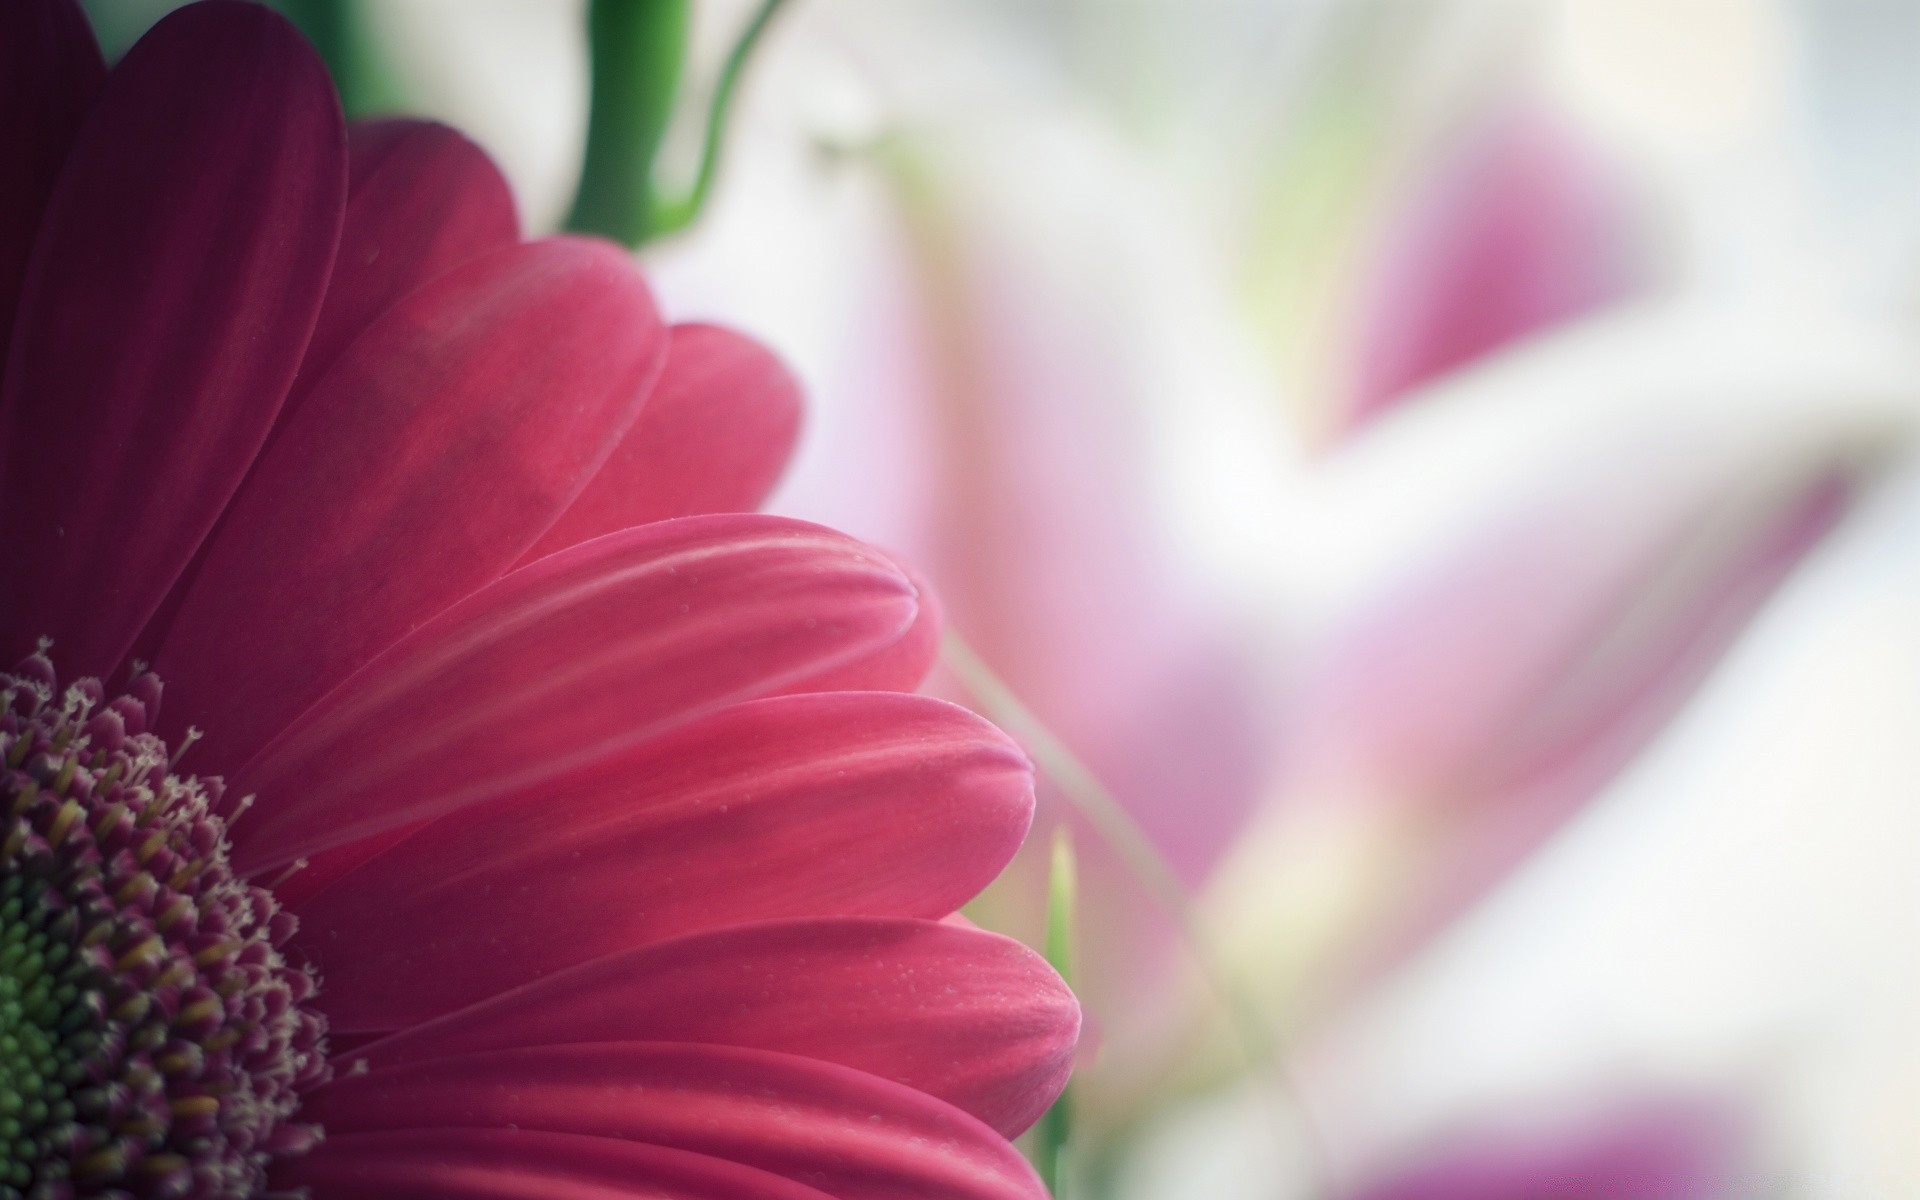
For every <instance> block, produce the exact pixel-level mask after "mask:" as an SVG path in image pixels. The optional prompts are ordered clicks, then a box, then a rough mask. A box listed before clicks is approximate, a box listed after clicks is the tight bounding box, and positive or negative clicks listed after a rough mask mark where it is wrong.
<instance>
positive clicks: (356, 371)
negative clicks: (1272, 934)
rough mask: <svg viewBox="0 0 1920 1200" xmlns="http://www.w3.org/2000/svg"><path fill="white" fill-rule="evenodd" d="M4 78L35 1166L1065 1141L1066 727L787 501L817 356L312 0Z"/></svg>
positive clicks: (8, 344) (1069, 1003) (6, 289)
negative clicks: (510, 153) (388, 88)
mask: <svg viewBox="0 0 1920 1200" xmlns="http://www.w3.org/2000/svg"><path fill="white" fill-rule="evenodd" d="M0 114H4V120H0V157H4V159H5V161H6V162H7V163H8V164H9V168H8V170H7V172H5V173H4V175H0V346H4V347H5V354H6V358H5V375H4V384H3V385H0V642H5V643H7V644H6V645H5V646H0V651H4V652H5V653H6V654H7V655H8V657H7V658H6V659H5V660H4V661H7V662H13V661H18V662H19V664H20V665H18V666H17V667H15V668H13V669H12V670H11V672H9V673H7V674H6V675H5V676H4V677H0V759H4V772H5V775H4V780H5V781H4V785H3V787H0V803H4V804H5V805H6V806H7V807H6V813H5V817H4V823H3V825H0V827H3V828H4V843H0V1196H21V1195H24V1196H30V1197H48V1198H52V1197H67V1196H101V1197H107V1196H115V1197H118V1196H208V1197H239V1196H259V1195H263V1194H271V1193H273V1192H276V1191H285V1192H293V1191H295V1190H297V1189H307V1191H308V1192H309V1193H310V1194H311V1195H312V1196H314V1197H316V1198H317V1200H323V1198H325V1197H346V1196H353V1197H400V1196H407V1197H418V1196H443V1197H492V1198H516V1197H527V1198H532V1197H542V1198H550V1197H562V1198H576V1200H585V1198H587V1197H595V1198H603V1197H604V1198H611V1197H623V1196H650V1197H658V1196H686V1197H715V1198H718V1197H748V1196H752V1197H769V1198H773V1200H784V1198H788V1197H791V1198H794V1200H800V1198H802V1197H813V1198H818V1197H821V1196H836V1197H883V1196H885V1197H897V1196H925V1197H969V1198H988V1197H996V1198H999V1197H1032V1196H1037V1195H1040V1194H1042V1192H1041V1188H1040V1185H1039V1183H1038V1182H1037V1181H1036V1180H1035V1178H1034V1176H1033V1174H1032V1173H1031V1172H1030V1171H1029V1170H1028V1169H1027V1167H1026V1165H1025V1164H1024V1162H1023V1161H1022V1160H1021V1159H1020V1158H1019V1157H1018V1155H1017V1154H1016V1153H1015V1152H1014V1151H1013V1149H1012V1148H1011V1147H1010V1146H1009V1145H1008V1143H1007V1141H1006V1139H1007V1138H1008V1137H1010V1136H1012V1135H1013V1134H1016V1133H1018V1132H1019V1131H1020V1130H1021V1129H1023V1128H1025V1127H1026V1126H1027V1125H1028V1124H1029V1123H1030V1122H1031V1121H1032V1120H1033V1119H1034V1118H1035V1117H1036V1116H1037V1115H1038V1114H1039V1113H1040V1112H1041V1111H1042V1109H1044V1107H1045V1106H1046V1105H1047V1104H1048V1103H1049V1102H1050V1101H1051V1100H1052V1098H1053V1097H1054V1096H1055V1094H1056V1093H1057V1092H1058V1091H1059V1089H1060V1087H1061V1086H1062V1084H1063V1082H1064V1080H1065V1076H1066V1073H1067V1070H1068V1060H1069V1057H1070V1055H1071V1052H1072V1048H1073V1044H1074V1039H1075V1036H1076V1032H1077V1027H1078V1019H1079V1018H1078V1009H1077V1007H1076V1006H1075V1004H1074V1002H1073V999H1072V997H1071V996H1070V995H1069V994H1068V992H1067V991H1066V989H1065V988H1064V986H1063V985H1062V984H1061V982H1060V980H1059V979H1058V978H1057V977H1056V976H1055V975H1054V974H1053V973H1052V972H1051V971H1050V970H1049V969H1048V968H1047V966H1046V964H1045V963H1044V962H1042V961H1040V960H1039V959H1038V958H1036V957H1035V956H1034V955H1033V954H1032V953H1030V952H1029V951H1027V950H1025V949H1023V948H1022V947H1020V946H1019V945H1017V944H1016V943H1013V942H1011V941H1008V940H1006V939H1004V938H1000V937H997V936H994V935H991V934H987V933H984V932H981V931H979V930H976V929H973V928H971V927H970V926H967V925H966V924H965V923H964V922H959V921H957V920H953V919H947V918H949V915H950V914H951V913H952V912H953V911H954V909H955V908H956V907H957V906H958V905H959V904H960V903H962V902H963V901H965V900H966V899H967V898H969V897H970V896H972V895H973V894H974V892H976V891H977V890H978V889H979V888H980V887H982V886H983V885H984V884H985V883H986V882H987V881H988V880H990V879H991V878H992V877H993V876H994V874H995V873H996V872H997V871H998V870H999V869H1000V868H1001V866H1002V865H1004V863H1005V862H1006V860H1007V858H1008V857H1009V856H1010V855H1011V853H1012V852H1013V850H1014V848H1015V846H1016V845H1017V844H1018V842H1019V840H1020V839H1021V837H1022V836H1023V835H1024V833H1025V830H1026V826H1027V822H1028V820H1029V817H1030V814H1031V779H1030V773H1029V768H1028V766H1027V763H1026V761H1025V759H1024V758H1023V757H1022V755H1021V754H1020V752H1019V750H1018V749H1017V748H1016V747H1015V746H1014V745H1013V744H1012V743H1010V742H1009V741H1008V740H1007V739H1006V738H1005V737H1004V736H1003V735H1001V734H1000V733H999V732H998V731H996V730H994V729H993V728H992V727H991V726H989V725H987V724H985V723H984V722H982V721H980V720H979V719H978V718H975V717H973V716H971V715H970V714H968V713H966V712H965V711H963V710H961V709H958V708H955V707H952V706H950V705H946V704H943V703H941V702H938V701H935V700H931V699H928V698H925V697H920V696H915V695H911V694H909V692H910V690H911V689H912V688H914V687H915V686H916V685H917V684H918V682H919V680H920V677H921V676H922V675H923V674H924V672H925V671H926V669H927V667H928V665H929V659H930V656H931V653H932V649H931V648H932V645H933V638H932V632H933V626H934V622H935V617H934V615H933V613H932V612H931V610H930V608H929V607H928V605H927V603H926V599H925V597H924V596H923V595H922V594H921V593H920V592H919V591H918V589H917V588H916V587H915V585H914V584H913V582H912V580H911V579H910V578H909V577H908V576H906V575H905V574H903V573H902V572H901V570H900V569H899V568H898V567H897V566H895V565H894V564H893V563H892V562H890V561H889V560H888V559H886V558H885V557H884V556H882V555H880V554H877V553H875V552H874V551H872V550H870V549H868V548H866V547H864V546H862V545H860V544H858V543H856V542H854V541H852V540H851V539H848V538H846V537H843V536H841V535H839V534H836V533H833V532H832V531H830V530H826V529H822V528H819V527H817V526H812V525H807V524H803V523H800V522H795V521H789V520H782V519H777V518H773V517H766V516H757V515H751V514H738V513H736V510H743V509H751V508H752V507H753V506H754V505H755V504H757V502H758V501H759V499H760V498H761V496H762V494H763V493H764V492H765V490H766V488H767V487H768V486H769V485H770V483H771V482H772V479H773V476H774V475H775V473H776V472H777V471H778V469H779V467H780V464H781V461H782V460H783V459H784V457H785V455H786V452H787V450H788V449H789V447H790V444H791V441H792V438H793V434H794V430H795V425H796V421H797V397H796V392H795V388H794V386H793V383H792V381H791V380H790V379H789V378H788V377H787V376H786V374H785V373H784V372H783V371H782V369H781V368H780V366H779V365H778V363H777V362H775V361H774V360H773V359H772V358H771V356H769V355H768V354H767V353H766V352H765V351H763V350H761V349H760V348H758V347H757V346H755V345H754V344H752V343H751V342H748V341H746V340H745V339H743V338H741V337H739V336H738V335H735V334H732V333H729V332H727V331H725V330H721V329H716V328H711V327H705V326H675V327H672V328H668V327H665V326H663V325H662V324H661V322H660V319H659V317H658V316H657V314H656V312H655V310H654V308H653V305H652V302H651V300H650V298H649V296H648V292H647V289H646V287H645V285H644V283H643V282H642V280H641V279H640V277H639V276H638V274H637V273H636V272H635V271H634V269H633V267H632V265H631V263H630V262H629V261H628V259H627V258H626V257H625V256H624V255H623V254H622V253H621V252H619V251H618V250H617V249H616V248H614V247H611V246H607V245H603V244H598V243H594V242H590V241H582V240H577V239H566V238H555V239H549V240H544V241H535V242H528V243H523V242H521V241H520V240H519V235H518V231H517V225H516V221H515V218H514V214H513V208H512V204H511V201H510V200H509V197H508V193H507V190H506V188H505V186H504V185H503V184H502V182H501V180H500V178H499V175H498V174H497V172H496V171H495V170H494V169H493V167H492V166H491V164H489V163H488V162H487V160H486V159H485V157H484V156H483V155H481V154H480V153H479V152H478V151H477V150H476V149H474V148H473V147H472V146H471V145H470V144H469V143H467V142H466V141H464V140H462V139H461V138H460V137H459V136H458V135H456V134H454V133H452V132H450V131H448V130H446V129H443V128H440V127H437V126H433V125H427V124H420V123H412V122H385V123H377V124H372V125H366V126H359V127H355V128H353V129H351V130H348V129H346V128H344V127H343V123H342V120H341V116H340V111H339V106H338V101H337V99H336V98H335V96H334V94H333V91H332V88H331V86H330V84H329V83H328V81H327V77H326V73H325V71H324V69H323V67H322V66H321V64H320V62H319V61H318V60H317V58H316V57H315V55H314V54H313V52H312V51H311V49H310V48H309V47H307V46H306V45H305V43H304V42H302V41H301V39H300V38H299V36H298V35H297V34H296V33H295V32H294V31H293V29H292V28H291V26H289V25H288V24H287V23H286V22H285V21H283V20H282V19H281V18H279V17H277V16H275V15H274V14H272V13H271V12H269V11H268V10H266V9H264V8H261V7H256V6H253V5H249V4H243V3H233V2H228V0H212V2H210V3H206V4H200V5H195V6H193V7H190V8H186V9H183V10H181V11H179V12H177V13H175V14H174V15H172V16H170V17H168V18H166V19H165V20H163V21H162V22H161V23H160V24H159V25H157V26H156V27H155V28H154V29H153V30H152V31H151V32H150V33H149V34H148V35H147V36H146V38H145V39H143V40H142V41H141V42H140V43H139V44H138V45H137V46H135V47H134V49H133V50H132V51H131V52H130V53H129V54H128V55H127V57H126V59H125V60H124V61H123V62H122V63H120V64H119V65H118V66H117V67H116V68H115V69H114V70H113V71H112V72H111V73H108V72H107V71H106V70H105V69H104V68H103V66H102V63H101V60H100V55H99V51H98V50H97V48H96V47H95V45H94V42H93V38H92V35H91V33H90V32H89V30H88V28H87V25H86V23H85V21H84V19H83V18H82V16H81V14H80V11H79V9H78V8H77V6H76V5H75V4H74V3H73V2H72V0H7V3H6V4H5V5H0ZM730 513H732V514H735V515H724V514H730ZM55 663H57V664H58V665H59V672H60V674H59V677H58V678H56V675H55V669H54V664H55ZM161 679H164V680H165V687H166V703H165V705H164V710H163V708H162V705H161V703H160V700H161V684H160V682H159V681H160V680H161ZM102 680H105V681H112V682H111V685H103V684H102V683H101V682H100V681H102ZM182 755H186V756H187V761H188V762H189V763H190V764H191V767H192V770H194V771H195V772H197V777H196V775H189V774H186V773H184V772H183V770H182V766H181V756H182Z"/></svg>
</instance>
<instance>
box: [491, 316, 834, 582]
mask: <svg viewBox="0 0 1920 1200" xmlns="http://www.w3.org/2000/svg"><path fill="white" fill-rule="evenodd" d="M799 433H800V384H799V382H798V381H797V380H795V379H794V377H793V376H792V375H791V374H790V373H789V372H788V371H787V369H786V367H785V366H784V365H783V364H782V363H781V362H780V360H779V359H777V358H775V357H774V356H773V354H772V353H771V352H769V351H768V350H767V349H766V348H765V347H763V346H761V345H760V344H759V343H758V342H755V341H753V340H751V339H750V338H746V337H743V336H741V335H740V334H737V333H735V332H733V331H732V330H730V329H722V328H720V327H718V326H715V325H676V326H674V327H673V340H672V343H671V345H670V347H669V349H668V351H667V366H666V370H665V371H664V372H663V373H662V374H661V376H660V382H659V383H658V384H657V385H655V387H654V389H653V394H652V395H651V396H649V397H648V398H647V408H646V411H645V412H644V413H642V414H641V417H640V419H639V420H638V421H636V422H634V425H633V429H632V430H631V431H630V432H629V433H628V434H627V437H626V440H625V441H623V442H621V443H620V447H619V449H617V450H616V451H614V453H613V457H611V458H609V459H608V460H607V465H606V466H604V467H602V468H601V470H600V473H599V474H598V475H596V476H594V479H593V482H592V483H591V484H590V485H588V487H587V490H586V491H584V492H582V493H581V495H580V498H579V499H578V500H576V501H574V503H573V507H572V508H569V509H568V510H567V511H566V514H565V515H564V516H562V517H561V518H560V520H559V521H557V522H556V523H555V524H554V527H553V528H552V529H550V530H548V531H547V535H546V536H545V537H543V538H541V539H540V544H539V545H538V546H536V547H534V549H533V551H532V552H531V554H530V555H529V557H531V558H537V557H539V556H541V555H544V554H551V553H553V552H554V551H556V550H561V549H564V548H565V547H567V546H571V545H573V544H574V543H576V542H584V541H586V540H587V539H588V538H595V537H599V536H600V535H601V534H605V533H612V532H613V531H614V530H616V529H625V528H627V527H628V526H631V525H644V524H646V523H647V522H649V521H664V520H667V519H668V518H670V517H690V516H696V515H698V514H700V513H714V512H751V511H753V510H754V509H756V508H758V507H759V506H760V502H761V501H762V500H764V499H765V498H766V495H767V492H768V491H769V490H771V489H772V487H773V485H774V482H775V481H776V480H777V479H779V477H780V470H781V468H782V467H784V466H785V465H786V462H787V456H788V454H789V453H791V452H792V450H793V442H794V439H795V438H796V437H797V436H799Z"/></svg>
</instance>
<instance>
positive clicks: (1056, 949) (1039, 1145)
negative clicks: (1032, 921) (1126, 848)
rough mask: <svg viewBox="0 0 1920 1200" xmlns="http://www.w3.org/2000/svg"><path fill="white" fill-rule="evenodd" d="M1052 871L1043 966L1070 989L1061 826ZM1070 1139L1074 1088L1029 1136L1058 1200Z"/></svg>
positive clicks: (1069, 843) (1069, 881)
mask: <svg viewBox="0 0 1920 1200" xmlns="http://www.w3.org/2000/svg"><path fill="white" fill-rule="evenodd" d="M1052 865H1053V869H1052V872H1051V874H1050V876H1049V877H1048V882H1047V939H1046V955H1047V961H1048V962H1049V963H1051V964H1053V969H1054V970H1055V971H1057V972H1059V973H1060V978H1061V979H1063V980H1064V981H1066V984H1067V986H1068V987H1072V986H1073V984H1074V975H1075V974H1076V972H1075V970H1074V954H1073V943H1074V938H1075V933H1074V914H1075V912H1076V911H1077V909H1078V907H1079V884H1078V881H1077V874H1078V872H1077V871H1076V870H1075V866H1074V857H1073V834H1072V833H1071V832H1070V831H1069V830H1068V829H1067V827H1066V826H1064V825H1062V826H1060V827H1058V828H1056V829H1055V830H1054V831H1053V864H1052ZM1072 1139H1073V1087H1072V1085H1071V1083H1069V1085H1068V1086H1067V1088H1066V1090H1064V1091H1062V1092H1061V1093H1060V1098H1059V1099H1057V1100H1055V1101H1054V1102H1053V1103H1052V1104H1051V1105H1050V1106H1049V1107H1048V1108H1047V1111H1046V1113H1045V1114H1043V1115H1042V1116H1041V1118H1040V1124H1039V1126H1038V1128H1037V1129H1035V1131H1034V1154H1033V1160H1034V1169H1035V1170H1036V1171H1038V1172H1039V1174H1040V1181H1041V1182H1042V1183H1044V1184H1046V1186H1047V1191H1048V1192H1050V1193H1052V1195H1053V1196H1054V1197H1055V1198H1056V1200H1058V1198H1059V1197H1063V1196H1065V1195H1066V1194H1067V1192H1068V1191H1069V1190H1070V1185H1071V1183H1072V1172H1071V1171H1070V1170H1069V1166H1068V1162H1069V1160H1068V1153H1069V1149H1068V1148H1069V1146H1070V1145H1071V1143H1072Z"/></svg>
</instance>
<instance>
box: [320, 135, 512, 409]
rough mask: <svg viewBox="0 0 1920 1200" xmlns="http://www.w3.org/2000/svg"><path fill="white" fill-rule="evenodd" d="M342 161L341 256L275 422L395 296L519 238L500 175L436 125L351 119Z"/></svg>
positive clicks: (479, 153) (482, 154)
mask: <svg viewBox="0 0 1920 1200" xmlns="http://www.w3.org/2000/svg"><path fill="white" fill-rule="evenodd" d="M347 164H348V189H347V216H346V223H345V225H344V227H343V228H342V230H341V233H340V254H339V257H338V258H336V259H335V260H334V264H333V278H332V279H331V280H329V281H328V284H327V299H326V303H325V304H324V305H323V306H322V307H321V309H320V321H319V323H318V324H317V325H315V326H314V330H313V341H312V342H311V343H310V344H309V345H308V347H307V357H306V358H305V360H304V361H302V362H301V364H300V375H299V378H297V379H296V380H295V381H294V386H293V394H292V395H290V396H289V397H288V398H287V411H286V413H285V414H283V416H282V420H283V421H284V420H285V419H286V418H287V417H289V416H291V415H292V413H293V411H294V409H295V408H296V406H298V405H299V403H300V401H301V400H302V399H303V398H304V397H305V395H306V394H307V393H308V392H310V391H312V389H313V387H314V385H315V384H317V383H318V382H320V380H321V379H322V378H324V377H325V376H326V373H327V370H328V368H329V367H331V366H332V365H333V362H334V360H335V359H336V358H338V357H339V355H340V352H341V351H343V350H345V349H346V348H347V346H348V344H349V343H351V342H352V341H353V339H354V338H356V337H358V336H359V335H360V334H361V332H362V331H364V330H365V329H366V328H367V326H369V325H371V324H372V323H373V320H374V318H375V317H378V316H379V315H380V314H381V313H383V312H385V311H387V309H389V308H391V307H392V306H393V305H394V303H395V302H396V301H398V300H399V299H400V298H401V297H403V296H405V295H406V294H407V293H409V292H411V291H413V290H414V289H415V288H418V287H420V286H421V285H422V284H425V283H427V282H428V281H430V280H432V279H434V278H436V277H438V276H440V275H442V274H445V273H446V272H447V271H449V270H451V269H453V268H454V267H457V266H459V265H460V264H461V263H463V262H466V261H467V260H468V259H472V258H478V257H479V256H480V255H482V254H485V253H487V252H489V251H493V250H503V249H505V248H507V247H508V246H511V245H513V244H514V243H515V242H517V241H519V240H520V220H519V218H518V217H517V216H516V215H515V213H514V207H513V193H512V192H510V191H508V189H507V181H506V180H505V179H504V178H502V177H501V175H500V171H499V169H498V168H496V167H495V166H494V165H493V161H492V160H491V159H489V158H488V157H487V155H486V152H485V151H483V150H481V149H480V147H478V146H476V145H474V144H473V143H472V142H470V141H468V140H467V139H466V138H465V137H463V136H461V134H459V133H458V132H456V131H455V130H452V129H449V128H447V127H446V126H445V125H437V124H434V123H433V122H431V121H410V120H385V121H362V122H359V123H357V124H355V125H353V126H352V127H350V128H349V129H348V130H347Z"/></svg>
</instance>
